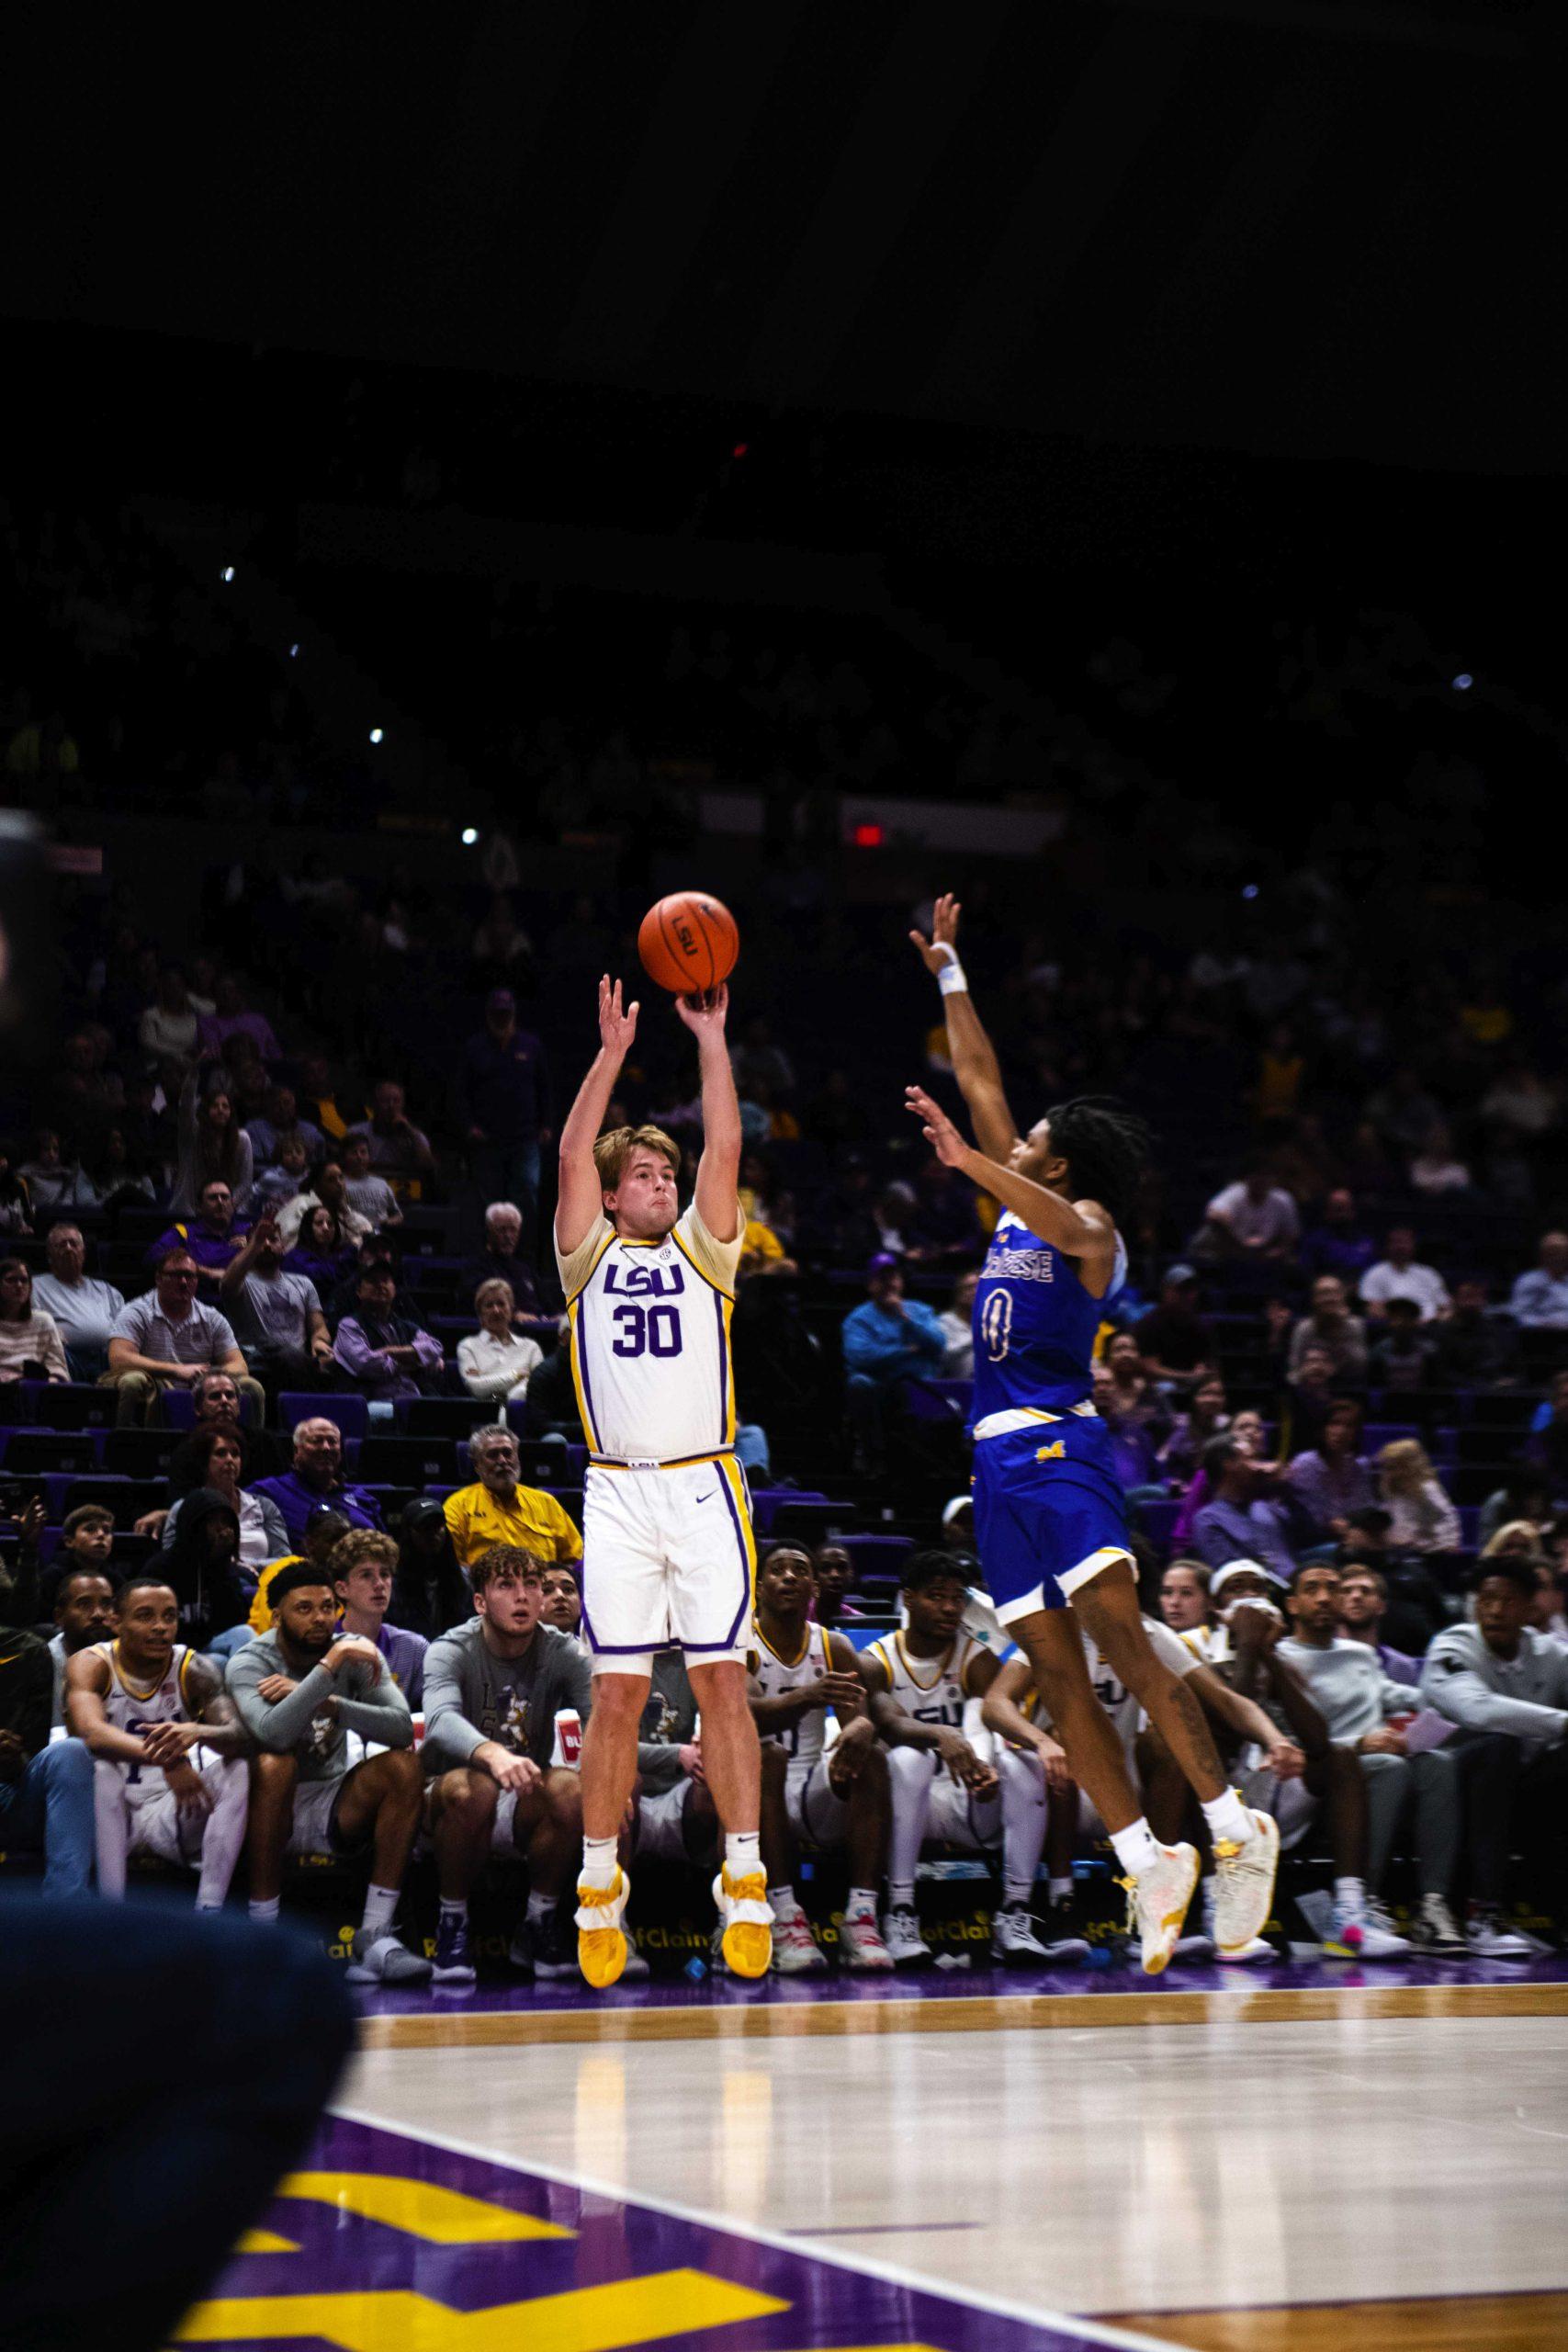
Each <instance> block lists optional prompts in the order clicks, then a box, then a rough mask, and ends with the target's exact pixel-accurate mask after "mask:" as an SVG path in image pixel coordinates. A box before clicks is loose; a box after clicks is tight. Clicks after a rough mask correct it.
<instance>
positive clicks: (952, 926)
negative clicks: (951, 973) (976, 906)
mask: <svg viewBox="0 0 1568 2352" xmlns="http://www.w3.org/2000/svg"><path fill="white" fill-rule="evenodd" d="M961 912H962V910H961V908H960V906H959V903H958V900H957V899H955V898H954V897H953V893H952V891H951V890H944V891H943V892H942V897H941V898H940V899H938V900H937V902H936V905H935V906H934V907H933V908H932V910H931V937H930V938H929V939H928V938H927V937H926V935H925V933H924V932H923V931H912V932H911V933H909V937H910V939H911V940H912V941H913V942H914V944H915V947H916V949H917V951H918V952H919V957H920V961H921V962H922V963H923V964H924V966H925V967H926V969H927V971H928V972H931V973H932V974H935V973H937V972H940V971H942V970H943V969H944V967H946V966H947V965H949V964H952V963H955V962H956V961H957V959H958V918H959V915H960V913H961Z"/></svg>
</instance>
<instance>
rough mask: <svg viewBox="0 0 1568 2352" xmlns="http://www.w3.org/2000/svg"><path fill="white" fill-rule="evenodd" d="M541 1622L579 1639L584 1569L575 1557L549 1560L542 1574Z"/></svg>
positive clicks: (540, 1580) (540, 1581) (558, 1631)
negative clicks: (573, 1558)
mask: <svg viewBox="0 0 1568 2352" xmlns="http://www.w3.org/2000/svg"><path fill="white" fill-rule="evenodd" d="M539 1585H540V1589H541V1591H542V1592H543V1594H544V1599H543V1600H542V1601H541V1602H540V1604H539V1616H540V1619H541V1622H542V1623H545V1624H547V1625H553V1626H554V1627H555V1629H556V1631H557V1633H558V1634H570V1635H571V1636H572V1639H573V1640H574V1641H575V1640H577V1639H578V1638H579V1637H580V1636H581V1632H582V1571H581V1567H580V1566H579V1565H578V1563H577V1562H576V1561H575V1560H555V1561H552V1562H550V1563H548V1564H547V1566H546V1567H545V1568H544V1569H543V1571H542V1572H541V1575H540V1577H539Z"/></svg>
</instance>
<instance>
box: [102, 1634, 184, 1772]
mask: <svg viewBox="0 0 1568 2352" xmlns="http://www.w3.org/2000/svg"><path fill="white" fill-rule="evenodd" d="M93 1656H94V1657H101V1658H102V1659H103V1661H104V1663H105V1665H106V1666H107V1668H108V1670H109V1687H108V1690H107V1693H106V1694H105V1697H104V1714H105V1716H106V1717H107V1720H108V1722H110V1723H111V1724H113V1725H114V1727H115V1729H116V1730H117V1731H128V1732H132V1733H135V1732H140V1731H146V1730H149V1729H150V1728H151V1727H152V1724H187V1723H189V1721H190V1719H191V1715H190V1709H189V1707H188V1706H187V1705H186V1695H185V1679H186V1667H187V1666H188V1665H189V1663H190V1656H191V1653H190V1651H189V1650H188V1649H187V1648H186V1645H185V1644H184V1643H183V1642H176V1643H175V1650H174V1656H173V1657H171V1658H170V1660H169V1664H168V1668H167V1670H166V1671H165V1673H164V1678H163V1679H162V1681H160V1682H157V1683H155V1684H154V1685H153V1687H152V1689H151V1690H150V1691H143V1690H139V1689H138V1687H137V1685H136V1684H135V1683H134V1682H133V1681H131V1680H130V1678H129V1677H128V1675H127V1674H126V1671H125V1668H124V1667H123V1666H122V1665H121V1663H120V1657H119V1644H118V1642H96V1643H95V1644H94V1645H93ZM120 1770H121V1771H122V1772H123V1773H124V1774H125V1778H126V1784H127V1787H128V1788H129V1789H130V1791H131V1792H132V1793H133V1794H134V1795H135V1796H136V1797H138V1798H146V1797H151V1796H158V1795H161V1794H162V1792H163V1791H164V1787H165V1786H166V1783H165V1781H164V1774H163V1771H162V1769H161V1768H160V1767H159V1766H158V1765H156V1764H122V1765H121V1766H120Z"/></svg>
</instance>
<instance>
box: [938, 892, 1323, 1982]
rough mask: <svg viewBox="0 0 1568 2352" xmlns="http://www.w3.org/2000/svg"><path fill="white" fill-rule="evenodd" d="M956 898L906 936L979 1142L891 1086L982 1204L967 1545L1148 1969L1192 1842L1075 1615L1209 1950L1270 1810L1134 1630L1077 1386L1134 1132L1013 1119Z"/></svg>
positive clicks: (1255, 1863)
mask: <svg viewBox="0 0 1568 2352" xmlns="http://www.w3.org/2000/svg"><path fill="white" fill-rule="evenodd" d="M958 918H959V907H958V901H957V900H956V899H953V898H952V897H950V896H949V897H943V898H941V899H938V900H937V902H936V911H935V920H934V923H933V927H932V928H933V935H932V937H931V940H929V941H928V940H927V939H926V938H925V937H924V936H923V935H922V934H921V933H919V932H914V933H911V934H910V936H911V937H912V939H913V940H914V943H915V944H916V946H917V947H918V948H919V952H920V955H921V956H922V958H923V959H924V961H925V965H926V967H927V969H928V970H929V971H930V972H931V974H932V975H933V977H934V978H935V979H936V981H937V984H938V986H939V988H940V989H942V1003H943V1007H944V1010H945V1012H946V1019H947V1037H948V1046H949V1049H950V1051H951V1053H952V1056H953V1072H954V1075H955V1077H956V1078H957V1080H958V1084H959V1087H960V1090H961V1091H962V1092H963V1095H964V1102H965V1103H966V1104H967V1106H968V1109H969V1114H970V1116H971V1118H972V1119H973V1121H974V1124H975V1133H976V1136H977V1138H978V1141H979V1147H980V1148H979V1149H978V1150H976V1149H973V1148H971V1147H970V1146H969V1145H967V1144H965V1143H964V1139H963V1137H962V1136H960V1135H959V1133H958V1130H957V1128H956V1127H955V1126H954V1125H953V1122H952V1120H951V1119H950V1118H948V1116H947V1114H946V1113H945V1112H944V1111H942V1109H941V1107H940V1106H939V1105H938V1104H937V1103H934V1102H933V1101H932V1100H931V1096H930V1095H929V1094H927V1093H925V1092H924V1091H922V1090H921V1089H920V1088H919V1087H911V1088H909V1089H908V1102H909V1107H910V1109H911V1110H912V1111H913V1112H914V1113H915V1114H916V1115H917V1116H918V1117H919V1119H920V1120H921V1121H922V1122H923V1123H924V1126H925V1132H926V1136H927V1139H928V1141H929V1142H931V1144H932V1145H933V1146H934V1148H935V1149H936V1152H937V1155H938V1157H939V1158H940V1159H942V1161H943V1162H944V1163H945V1164H946V1166H948V1167H949V1168H957V1169H959V1170H961V1171H962V1172H963V1173H964V1175H966V1176H967V1177H969V1179H970V1180H971V1182H974V1183H975V1184H976V1185H978V1186H979V1187H980V1189H981V1190H982V1191H983V1192H987V1193H990V1194H991V1195H992V1197H993V1198H994V1199H995V1200H997V1201H998V1203H999V1204H1000V1206H1001V1212H1002V1214H1001V1216H1000V1217H999V1218H998V1224H997V1229H996V1234H995V1237H994V1238H993V1240H992V1243H991V1248H990V1250H989V1252H988V1254H987V1260H986V1264H985V1268H984V1270H983V1272H982V1273H981V1277H980V1283H979V1287H978V1289H977V1291H976V1296H975V1419H974V1423H973V1434H974V1438H975V1524H976V1536H977V1539H978V1543H979V1547H980V1556H981V1560H982V1562H983V1563H984V1566H985V1569H986V1577H987V1584H988V1586H989V1588H990V1591H991V1597H992V1599H993V1600H994V1601H995V1603H996V1608H997V1613H998V1616H999V1617H1000V1618H1001V1620H1002V1622H1003V1623H1004V1624H1005V1625H1006V1626H1007V1627H1008V1630H1009V1632H1010V1634H1012V1636H1013V1639H1014V1640H1015V1641H1016V1642H1017V1643H1018V1644H1019V1645H1020V1647H1021V1649H1023V1650H1025V1651H1026V1652H1027V1653H1028V1657H1029V1661H1030V1665H1031V1667H1032V1669H1033V1673H1034V1679H1035V1685H1036V1688H1037V1689H1038V1690H1039V1691H1040V1692H1041V1695H1042V1698H1043V1701H1044V1703H1045V1705H1046V1707H1047V1709H1048V1710H1049V1713H1050V1715H1051V1719H1052V1721H1053V1723H1054V1724H1055V1727H1056V1733H1057V1736H1058V1737H1059V1738H1060V1740H1061V1742H1062V1745H1063V1747H1065V1748H1066V1752H1067V1759H1068V1762H1069V1764H1070V1766H1071V1768H1072V1771H1073V1777H1074V1779H1075V1780H1076V1781H1077V1782H1078V1784H1079V1786H1080V1787H1081V1788H1083V1789H1084V1790H1086V1791H1087V1792H1088V1794H1089V1801H1090V1803H1091V1804H1093V1805H1094V1807H1095V1810H1096V1811H1097V1812H1098V1813H1099V1815H1100V1818H1101V1819H1102V1820H1103V1821H1104V1822H1105V1824H1106V1826H1107V1829H1108V1830H1109V1832H1110V1836H1111V1844H1112V1845H1113V1846H1114V1847H1115V1849H1116V1853H1117V1858H1118V1860H1120V1862H1121V1864H1122V1870H1123V1871H1124V1872H1125V1873H1126V1875H1127V1877H1128V1879H1129V1880H1130V1881H1131V1882H1132V1888H1133V1901H1134V1911H1135V1915H1136V1918H1137V1923H1138V1928H1139V1932H1140V1936H1141V1940H1142V1945H1143V1959H1144V1966H1145V1969H1146V1970H1147V1971H1148V1973H1149V1974H1150V1975H1157V1974H1158V1973H1159V1972H1160V1970H1161V1969H1163V1968H1164V1967H1165V1966H1166V1964H1167V1962H1168V1960H1169V1959H1170V1956H1171V1953H1172V1951H1174V1949H1175V1945H1176V1940H1177V1938H1178V1937H1179V1934H1180V1931H1181V1923H1182V1920H1183V1918H1184V1917H1185V1916H1186V1912H1187V1906H1188V1904H1189V1902H1190V1898H1191V1894H1192V1889H1193V1886H1194V1884H1195V1883H1196V1881H1197V1876H1198V1857H1197V1854H1196V1853H1195V1851H1194V1850H1193V1849H1192V1848H1191V1847H1190V1846H1189V1845H1185V1844H1183V1845H1179V1846H1174V1847H1171V1846H1162V1845H1160V1844H1159V1843H1158V1841H1157V1840H1156V1838H1155V1835H1154V1833H1153V1831H1152V1830H1151V1829H1150V1827H1149V1825H1148V1821H1147V1818H1146V1816H1145V1814H1144V1811H1143V1808H1142V1805H1141V1804H1140V1803H1139V1800H1138V1797H1137V1795H1136V1793H1135V1792H1134V1786H1133V1782H1132V1781H1131V1780H1130V1778H1129V1776H1128V1773H1127V1769H1126V1765H1125V1763H1124V1761H1123V1758H1122V1752H1121V1748H1120V1746H1119V1744H1118V1742H1117V1739H1116V1736H1115V1734H1114V1732H1113V1730H1112V1728H1111V1724H1110V1722H1109V1721H1108V1719H1107V1717H1106V1716H1105V1714H1104V1713H1103V1712H1102V1710H1101V1709H1100V1705H1099V1704H1098V1702H1097V1701H1096V1699H1095V1695H1094V1691H1093V1689H1092V1687H1091V1685H1090V1682H1089V1672H1088V1668H1087V1667H1086V1664H1085V1660H1084V1651H1083V1644H1082V1641H1081V1639H1080V1628H1081V1630H1082V1631H1084V1632H1087V1633H1088V1634H1089V1635H1090V1636H1091V1637H1092V1639H1093V1640H1094V1642H1095V1643H1096V1644H1097V1645H1098V1647H1099V1649H1100V1655H1101V1657H1104V1658H1105V1660H1106V1662H1107V1664H1108V1665H1109V1667H1110V1668H1111V1672H1112V1673H1113V1674H1114V1675H1115V1676H1116V1678H1117V1679H1118V1681H1119V1682H1121V1683H1122V1684H1123V1685H1124V1687H1125V1688H1126V1689H1127V1690H1128V1691H1131V1692H1132V1693H1133V1694H1134V1696H1135V1697H1136V1699H1137V1700H1138V1702H1139V1703H1140V1705H1141V1706H1142V1707H1143V1709H1144V1711H1145V1713H1146V1714H1147V1716H1148V1718H1149V1720H1150V1722H1151V1723H1152V1724H1154V1726H1155V1728H1156V1731H1157V1732H1158V1733H1159V1735H1160V1736H1161V1737H1162V1739H1163V1740H1164V1741H1165V1743H1166V1746H1167V1747H1168V1748H1169V1750H1170V1752H1171V1754H1172V1755H1173V1756H1174V1757H1175V1758H1176V1759H1177V1761H1178V1762H1179V1765H1180V1767H1181V1769H1182V1770H1183V1772H1184V1773H1185V1774H1186V1776H1187V1778H1188V1780H1189V1781H1190V1783H1191V1785H1192V1788H1193V1790H1194V1792H1195V1793H1196V1794H1197V1796H1198V1798H1199V1799H1200V1801H1201V1804H1202V1807H1203V1815H1204V1818H1205V1820H1206V1821H1207V1823H1208V1825H1209V1829H1210V1832H1211V1835H1212V1837H1213V1845H1214V1859H1215V1872H1216V1892H1215V1932H1216V1935H1217V1939H1218V1941H1219V1943H1220V1946H1221V1949H1222V1950H1223V1951H1229V1952H1236V1951H1244V1950H1245V1949H1246V1948H1247V1946H1248V1945H1249V1944H1250V1943H1251V1942H1252V1941H1253V1939H1254V1938H1255V1937H1256V1936H1257V1935H1258V1931H1259V1929H1260V1928H1262V1926H1263V1924H1264V1921H1265V1920H1266V1919H1267V1918H1268V1917H1269V1905H1270V1903H1271V1901H1272V1898H1273V1891H1274V1873H1275V1871H1276V1869H1277V1867H1278V1864H1279V1857H1280V1832H1279V1826H1278V1824H1277V1823H1276V1822H1274V1821H1273V1820H1271V1819H1270V1818H1269V1815H1266V1814H1260V1813H1250V1812H1248V1810H1247V1807H1246V1806H1245V1805H1244V1804H1242V1802H1241V1799H1240V1797H1239V1796H1238V1795H1237V1794H1236V1792H1235V1790H1234V1789H1233V1788H1231V1787H1229V1786H1228V1785H1227V1783H1226V1781H1225V1778H1224V1773H1223V1772H1222V1770H1221V1769H1220V1760H1219V1757H1218V1755H1217V1754H1216V1752H1215V1748H1214V1743H1213V1738H1212V1737H1211V1736H1210V1733H1209V1729H1208V1725H1207V1724H1206V1723H1205V1721H1204V1718H1203V1711H1202V1708H1201V1706H1200V1705H1199V1703H1198V1702H1197V1700H1196V1699H1195V1698H1194V1696H1193V1695H1192V1693H1191V1691H1188V1690H1187V1689H1186V1688H1185V1686H1184V1684H1183V1682H1182V1681H1181V1680H1180V1679H1178V1677H1177V1676H1175V1675H1174V1674H1172V1673H1171V1671H1170V1669H1169V1668H1168V1667H1167V1666H1165V1665H1162V1663H1161V1662H1160V1660H1159V1659H1158V1658H1157V1657H1156V1656H1155V1653H1154V1650H1153V1649H1152V1647H1151V1646H1150V1643H1149V1639H1148V1635H1147V1633H1146V1632H1145V1627H1144V1624H1143V1621H1142V1617H1141V1615H1140V1611H1139V1608H1138V1592H1137V1584H1136V1580H1135V1577H1134V1567H1133V1561H1132V1557H1131V1555H1130V1554H1129V1552H1128V1549H1127V1534H1126V1519H1125V1513H1124V1509H1123V1505H1122V1490H1121V1487H1120V1485H1119V1483H1118V1481H1117V1478H1116V1475H1115V1471H1114V1469H1113V1467H1112V1464H1111V1448H1110V1441H1109V1438H1108V1435H1107V1432H1106V1430H1105V1428H1104V1425H1103V1424H1102V1422H1101V1421H1100V1419H1099V1416H1098V1415H1097V1414H1096V1413H1095V1411H1094V1408H1093V1406H1092V1405H1091V1404H1090V1402H1089V1392H1090V1385H1091V1383H1090V1378H1089V1364H1090V1359H1091V1356H1092V1352H1093V1348H1094V1342H1095V1336H1096V1333H1097V1332H1098V1330H1099V1328H1100V1321H1101V1318H1102V1317H1104V1315H1105V1313H1106V1311H1107V1309H1108V1308H1109V1306H1111V1302H1112V1301H1113V1299H1114V1297H1115V1295H1116V1292H1117V1291H1118V1289H1119V1288H1120V1287H1121V1284H1122V1279H1123V1276H1124V1272H1125V1267H1126V1252H1125V1250H1123V1248H1122V1239H1121V1237H1120V1235H1119V1234H1118V1232H1117V1230H1116V1216H1117V1214H1118V1213H1119V1212H1122V1213H1125V1212H1126V1211H1127V1210H1128V1209H1129V1208H1130V1207H1131V1205H1132V1195H1133V1189H1134V1186H1135V1184H1136V1182H1137V1180H1138V1177H1139V1174H1140V1173H1141V1170H1142V1168H1143V1165H1144V1161H1145V1156H1146V1150H1147V1137H1146V1132H1145V1129H1144V1127H1143V1125H1142V1123H1141V1122H1140V1121H1138V1120H1136V1119H1135V1118H1134V1116H1133V1114H1131V1113H1129V1112H1127V1111H1125V1110H1123V1109H1122V1108H1121V1107H1120V1106H1119V1105H1117V1104H1115V1103H1109V1102H1106V1101H1104V1100H1101V1099H1098V1098H1092V1097H1090V1098H1080V1099H1079V1100H1077V1101H1075V1102H1071V1103H1063V1104H1060V1105H1059V1106H1057V1108H1056V1109H1055V1110H1054V1111H1053V1112H1052V1113H1051V1114H1050V1115H1049V1116H1048V1117H1046V1118H1043V1119H1041V1120H1039V1121H1037V1122H1036V1124H1035V1125H1033V1126H1032V1128H1031V1129H1030V1131H1029V1134H1028V1136H1020V1135H1019V1132H1018V1128H1017V1126H1016V1125H1015V1123H1014V1120H1013V1115H1012V1113H1011V1111H1010V1108H1009V1106H1008V1101H1007V1096H1006V1093H1005V1091H1004V1090H1003V1087H1002V1080H1001V1070H1000V1067H999V1065H998V1060H997V1057H996V1053H995V1050H994V1048H993V1047H992V1045H991V1041H990V1039H989V1038H988V1037H987V1035H986V1032H985V1029H984V1028H983V1027H982V1025H981V1023H980V1017H979V1015H978V1013H977V1012H976V1010H975V1007H974V1004H973V1002H972V1001H971V999H970V996H969V985H968V981H967V980H966V979H965V978H964V967H963V966H962V965H961V964H960V963H959V960H958V948H957V938H958Z"/></svg>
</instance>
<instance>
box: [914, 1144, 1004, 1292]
mask: <svg viewBox="0 0 1568 2352" xmlns="http://www.w3.org/2000/svg"><path fill="white" fill-rule="evenodd" d="M977 1198H978V1195H977V1194H976V1191H975V1187H974V1186H973V1184H971V1183H968V1182H966V1181H965V1179H964V1177H962V1176H960V1175H959V1174H958V1172H957V1170H955V1169H952V1168H944V1167H943V1166H942V1162H941V1160H940V1159H928V1160H926V1161H924V1162H923V1163H922V1165H921V1166H920V1167H919V1169H918V1170H916V1173H915V1205H914V1207H913V1209H912V1210H911V1212H910V1214H909V1220H908V1233H907V1240H908V1251H907V1254H908V1258H909V1260H910V1262H911V1263H912V1264H914V1265H917V1266H933V1267H943V1268H946V1267H950V1266H953V1265H954V1264H958V1263H961V1262H962V1261H964V1260H965V1259H968V1260H970V1261H973V1260H974V1259H976V1257H977V1256H978V1255H979V1254H980V1252H981V1250H983V1249H984V1246H985V1237H984V1235H983V1234H982V1233H981V1231H980V1220H979V1217H978V1216H977V1215H976V1200H977Z"/></svg>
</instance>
